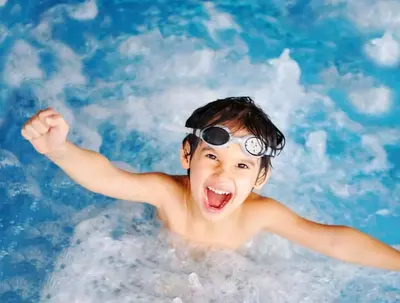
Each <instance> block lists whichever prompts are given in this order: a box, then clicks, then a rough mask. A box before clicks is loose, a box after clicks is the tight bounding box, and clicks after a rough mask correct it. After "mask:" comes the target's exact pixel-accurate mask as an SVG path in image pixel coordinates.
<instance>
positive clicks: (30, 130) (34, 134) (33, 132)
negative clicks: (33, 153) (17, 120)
mask: <svg viewBox="0 0 400 303" xmlns="http://www.w3.org/2000/svg"><path fill="white" fill-rule="evenodd" d="M25 130H26V131H27V133H28V135H29V136H30V137H31V139H36V138H39V137H40V134H39V133H38V132H37V131H36V130H35V129H34V128H33V127H32V125H31V124H27V125H26V126H25Z"/></svg>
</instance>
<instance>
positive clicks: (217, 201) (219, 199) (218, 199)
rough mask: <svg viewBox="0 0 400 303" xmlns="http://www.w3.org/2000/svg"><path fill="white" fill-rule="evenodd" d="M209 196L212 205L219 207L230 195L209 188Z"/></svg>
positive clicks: (209, 202)
mask: <svg viewBox="0 0 400 303" xmlns="http://www.w3.org/2000/svg"><path fill="white" fill-rule="evenodd" d="M207 198H208V204H209V205H210V206H212V207H216V208H219V207H221V205H222V204H223V203H224V202H225V201H226V199H227V198H228V195H220V194H217V193H215V192H213V191H212V190H209V189H208V188H207Z"/></svg>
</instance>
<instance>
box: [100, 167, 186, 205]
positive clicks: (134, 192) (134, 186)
mask: <svg viewBox="0 0 400 303" xmlns="http://www.w3.org/2000/svg"><path fill="white" fill-rule="evenodd" d="M184 177H185V176H172V175H168V174H165V173H161V172H150V173H131V172H127V171H124V170H120V169H117V170H116V171H115V173H113V174H110V178H109V181H108V184H106V185H105V186H108V187H110V188H112V190H113V192H112V193H109V195H110V196H112V197H115V198H119V199H123V200H130V201H135V202H145V203H149V204H152V205H154V206H156V207H157V208H162V207H163V206H164V205H165V203H169V204H170V203H171V202H170V201H176V200H177V198H178V197H180V196H181V195H182V193H183V192H184V181H183V180H184Z"/></svg>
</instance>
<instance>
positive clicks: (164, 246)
mask: <svg viewBox="0 0 400 303" xmlns="http://www.w3.org/2000/svg"><path fill="white" fill-rule="evenodd" d="M369 2H370V3H369V4H370V5H367V4H365V2H360V1H350V0H347V1H345V0H341V1H332V0H325V1H324V3H323V1H313V0H311V1H281V2H279V1H272V0H271V1H255V0H253V1H240V2H237V1H235V2H234V1H224V2H223V3H221V4H220V5H215V4H212V3H211V2H205V3H200V2H195V1H194V2H190V1H189V2H185V3H182V2H180V1H169V2H168V3H167V2H165V1H161V0H160V1H143V2H140V3H139V2H136V1H117V0H116V1H111V2H110V1H100V0H98V1H94V0H88V1H64V2H63V1H54V2H53V3H52V2H51V1H45V2H38V3H30V4H29V5H26V4H25V2H22V1H1V0H0V16H1V18H0V20H1V21H0V53H1V54H2V56H1V61H0V62H1V64H2V66H3V68H2V73H1V75H0V77H1V81H0V198H1V200H0V201H1V204H0V213H1V218H0V219H1V220H0V232H1V234H0V236H1V239H3V240H2V242H1V243H0V267H1V270H0V275H1V279H0V302H38V301H41V302H176V303H177V302H357V301H361V302H396V301H399V300H400V295H399V293H400V276H399V274H397V273H392V272H384V271H379V270H373V269H368V268H360V267H357V266H354V265H350V264H345V263H342V262H339V261H335V260H331V259H328V258H325V257H322V256H319V255H317V254H314V253H311V252H309V251H308V250H305V249H302V248H300V247H298V246H296V245H294V244H291V243H289V242H288V241H286V240H284V239H282V238H279V237H277V236H274V235H265V234H261V235H259V236H257V237H255V238H254V239H253V240H252V241H251V242H249V243H248V244H247V245H246V246H245V247H243V249H241V250H240V251H238V252H228V251H202V250H200V249H198V248H193V247H188V246H187V245H185V243H181V240H180V239H179V238H178V237H177V236H175V235H171V234H168V233H167V232H166V231H165V230H164V229H163V228H162V227H160V226H159V224H158V223H157V221H156V220H155V219H154V217H153V215H154V214H153V211H152V210H151V209H150V208H149V207H147V206H143V205H141V204H134V203H126V202H123V201H117V202H115V201H113V200H111V199H108V198H105V197H102V196H99V195H96V194H93V193H90V192H87V191H85V190H83V189H82V188H80V187H79V186H77V185H75V184H74V183H73V182H72V181H71V180H70V179H69V178H68V177H66V176H65V175H64V173H62V172H61V171H60V170H58V169H57V168H56V167H54V165H52V164H51V163H49V162H48V160H46V159H44V158H43V157H41V156H40V155H38V154H36V153H35V152H34V151H33V150H32V148H31V147H30V146H29V144H28V143H27V142H24V141H23V140H22V138H21V137H20V136H19V129H20V127H21V125H22V123H23V122H24V121H25V120H26V119H27V118H28V117H29V116H30V115H32V114H33V113H34V112H35V111H37V110H38V109H40V108H44V107H47V106H52V107H54V108H55V109H57V110H58V111H60V112H61V113H63V114H64V116H65V117H66V119H67V120H68V122H69V123H70V124H71V135H70V137H69V139H70V140H71V141H73V142H76V143H78V144H79V145H80V146H82V147H85V148H90V149H93V150H96V151H99V152H101V153H103V154H104V155H106V156H107V157H109V158H110V159H111V160H115V161H119V162H118V163H117V164H118V165H120V166H123V167H124V168H125V169H128V170H136V171H150V170H161V171H164V172H168V173H180V174H183V173H184V171H182V170H181V169H180V167H179V162H178V160H179V159H178V149H179V144H180V140H181V139H182V138H181V137H180V134H178V133H173V132H169V131H166V130H165V129H163V128H160V127H159V125H162V124H163V123H169V124H170V123H171V122H172V123H173V124H175V125H183V123H184V122H185V119H186V118H187V117H188V116H189V115H190V113H191V112H192V111H193V110H194V109H195V108H197V107H198V106H201V105H203V104H204V103H206V102H209V101H212V100H215V99H216V98H223V97H227V96H235V95H250V96H251V97H253V98H254V99H255V100H256V102H257V103H258V104H259V105H260V106H261V107H262V108H263V109H264V110H265V111H266V112H267V113H268V115H269V116H270V117H271V118H272V120H273V121H274V123H275V124H277V126H278V127H279V128H280V129H281V130H282V131H283V132H284V133H285V135H286V136H287V138H288V143H287V147H286V150H285V151H284V152H283V153H282V154H281V155H280V156H279V157H278V158H277V159H276V160H275V162H274V163H273V164H274V171H273V173H272V177H271V181H270V182H269V183H268V184H267V186H266V187H265V188H264V190H263V192H262V193H263V194H265V195H269V196H272V197H274V198H276V199H278V200H280V201H282V202H283V203H284V204H286V205H288V206H289V207H290V208H292V209H293V210H295V211H297V212H298V213H299V214H301V215H303V216H305V217H307V218H310V219H314V220H318V221H320V222H324V223H332V224H345V225H350V226H353V227H355V228H357V229H360V230H362V231H364V232H367V233H369V234H371V235H372V236H374V237H377V238H379V239H381V240H382V241H385V242H386V243H388V244H390V245H396V244H397V245H398V244H400V235H399V233H398V230H400V220H399V216H400V207H399V205H400V203H399V202H400V186H399V184H400V182H399V177H400V162H399V159H400V154H399V151H400V150H399V147H398V146H399V141H400V124H399V120H398V117H399V113H400V109H399V108H400V107H399V102H398V100H399V97H398V96H399V92H400V88H399V85H398V83H400V82H399V80H400V78H399V74H398V72H397V67H398V62H399V45H400V40H399V37H400V31H399V28H400V27H399V26H398V20H400V19H399V16H400V6H399V5H398V3H397V1H394V0H393V1H389V0H385V1H383V0H382V1H379V2H376V1H372V0H371V1H369ZM397 247H398V246H397Z"/></svg>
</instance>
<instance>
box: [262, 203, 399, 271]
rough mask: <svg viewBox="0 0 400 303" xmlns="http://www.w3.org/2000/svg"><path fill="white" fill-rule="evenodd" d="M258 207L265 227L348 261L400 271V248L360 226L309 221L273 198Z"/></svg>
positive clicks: (328, 254) (301, 243)
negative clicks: (397, 248) (372, 235)
mask: <svg viewBox="0 0 400 303" xmlns="http://www.w3.org/2000/svg"><path fill="white" fill-rule="evenodd" d="M259 208H260V209H259V210H260V211H259V212H257V215H258V216H259V215H261V216H262V217H261V218H260V219H261V220H262V221H263V222H264V224H263V228H264V229H265V230H266V231H269V232H273V233H275V234H278V235H280V236H282V237H285V238H287V239H288V240H291V241H293V242H296V243H298V244H300V245H302V246H305V247H308V248H310V249H312V250H315V251H317V252H320V253H322V254H325V255H327V256H330V257H333V258H337V259H340V260H343V261H346V262H352V263H357V264H361V265H365V266H372V267H379V268H383V269H388V270H396V271H400V251H397V250H396V249H394V248H392V247H390V246H389V245H386V244H384V243H383V242H380V241H378V240H376V239H374V238H372V237H370V236H368V235H366V234H364V233H362V232H360V231H358V230H355V229H353V228H351V227H347V226H338V225H324V224H319V223H316V222H313V221H309V220H307V219H305V218H302V217H300V216H298V215H297V214H295V213H294V212H292V211H291V210H290V209H288V208H287V207H285V206H284V205H282V204H281V203H279V202H277V201H274V200H271V199H268V201H264V203H262V204H260V207H259Z"/></svg>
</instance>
